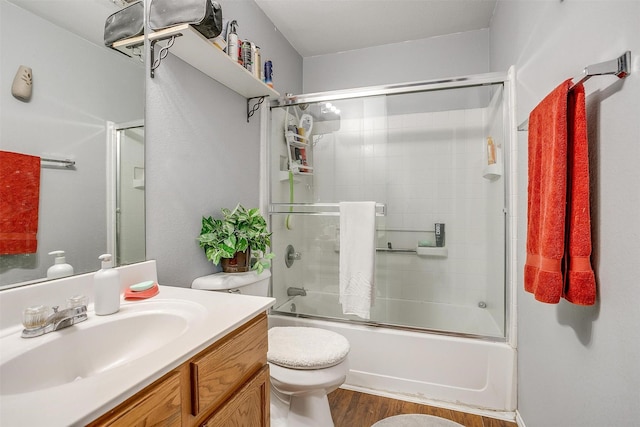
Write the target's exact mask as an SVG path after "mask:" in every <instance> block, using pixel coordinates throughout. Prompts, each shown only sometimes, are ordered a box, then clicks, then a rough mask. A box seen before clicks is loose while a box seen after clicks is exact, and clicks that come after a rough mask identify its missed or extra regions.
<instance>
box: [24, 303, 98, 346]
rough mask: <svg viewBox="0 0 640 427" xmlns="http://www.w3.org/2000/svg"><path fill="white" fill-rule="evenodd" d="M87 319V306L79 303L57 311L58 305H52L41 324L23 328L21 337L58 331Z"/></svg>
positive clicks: (37, 335) (31, 336)
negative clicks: (47, 315) (51, 309)
mask: <svg viewBox="0 0 640 427" xmlns="http://www.w3.org/2000/svg"><path fill="white" fill-rule="evenodd" d="M85 320H87V306H86V305H80V306H78V307H73V308H66V309H64V310H62V311H58V306H55V307H53V313H52V314H50V315H49V317H47V318H46V319H45V321H44V323H43V324H41V325H39V326H35V327H33V328H25V329H24V330H23V331H22V338H33V337H39V336H40V335H44V334H48V333H49V332H53V331H59V330H60V329H64V328H68V327H69V326H71V325H74V324H76V323H80V322H84V321H85Z"/></svg>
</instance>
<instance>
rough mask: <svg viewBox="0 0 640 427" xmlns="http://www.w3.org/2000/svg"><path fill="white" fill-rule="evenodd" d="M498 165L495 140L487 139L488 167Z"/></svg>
mask: <svg viewBox="0 0 640 427" xmlns="http://www.w3.org/2000/svg"><path fill="white" fill-rule="evenodd" d="M495 164H496V144H495V143H494V142H493V138H491V137H487V165H495Z"/></svg>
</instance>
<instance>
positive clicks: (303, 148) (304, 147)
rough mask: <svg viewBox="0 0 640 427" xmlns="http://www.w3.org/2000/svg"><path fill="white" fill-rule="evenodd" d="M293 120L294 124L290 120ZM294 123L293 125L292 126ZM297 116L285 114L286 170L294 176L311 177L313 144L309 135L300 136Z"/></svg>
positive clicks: (287, 112)
mask: <svg viewBox="0 0 640 427" xmlns="http://www.w3.org/2000/svg"><path fill="white" fill-rule="evenodd" d="M294 119H295V122H293V121H292V120H294ZM293 123H295V124H293ZM299 123H300V120H299V118H298V117H297V114H296V115H295V116H293V115H291V114H290V113H289V109H288V108H287V111H286V113H285V119H284V139H285V142H286V144H287V156H288V158H289V163H288V166H289V168H288V170H289V171H290V172H292V173H293V174H294V175H313V166H312V165H313V144H311V143H310V141H311V139H310V138H312V136H311V135H310V134H305V135H300V134H299V133H298V124H299Z"/></svg>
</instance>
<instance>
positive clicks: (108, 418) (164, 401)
mask: <svg viewBox="0 0 640 427" xmlns="http://www.w3.org/2000/svg"><path fill="white" fill-rule="evenodd" d="M181 416H182V404H181V399H180V372H179V371H173V372H171V373H169V374H168V375H167V376H165V377H164V378H162V379H160V380H159V381H157V382H155V383H154V384H152V385H150V386H149V387H147V388H146V389H144V390H143V391H141V392H140V393H138V394H137V395H135V396H133V397H132V398H130V399H129V400H127V401H126V402H125V403H123V404H122V405H120V406H118V407H117V408H115V409H113V410H111V411H109V412H107V413H106V414H105V415H103V416H102V417H100V418H98V419H97V420H96V421H94V422H92V423H91V424H89V427H94V426H114V427H115V426H122V427H131V426H151V425H153V426H157V425H160V426H176V427H179V426H180V425H181Z"/></svg>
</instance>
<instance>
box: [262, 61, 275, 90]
mask: <svg viewBox="0 0 640 427" xmlns="http://www.w3.org/2000/svg"><path fill="white" fill-rule="evenodd" d="M263 81H264V83H265V84H266V85H267V86H269V87H270V88H273V62H271V61H270V60H269V61H266V62H265V63H264V79H263Z"/></svg>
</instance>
